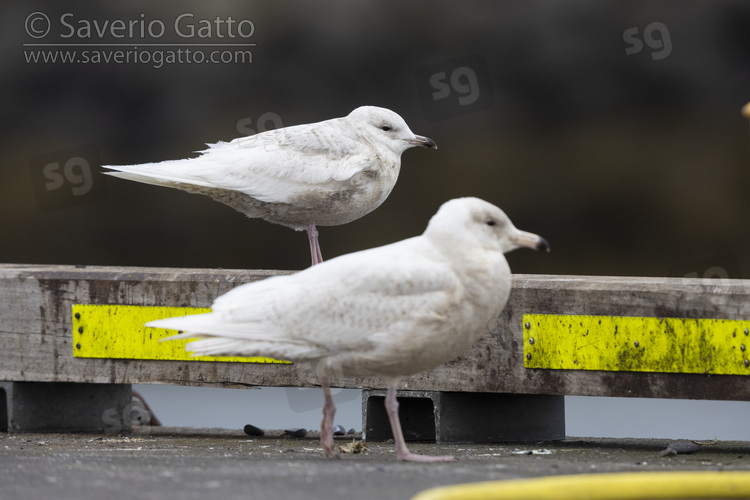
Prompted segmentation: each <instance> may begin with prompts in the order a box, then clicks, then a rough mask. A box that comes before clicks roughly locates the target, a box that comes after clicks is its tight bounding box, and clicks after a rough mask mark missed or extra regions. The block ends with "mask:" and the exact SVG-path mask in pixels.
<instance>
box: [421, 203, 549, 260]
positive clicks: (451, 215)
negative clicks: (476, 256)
mask: <svg viewBox="0 0 750 500" xmlns="http://www.w3.org/2000/svg"><path fill="white" fill-rule="evenodd" d="M430 234H433V235H435V236H436V237H438V238H440V239H441V240H444V242H443V244H447V245H451V244H455V245H456V250H458V251H459V252H460V251H461V250H462V248H461V247H462V246H464V245H467V244H468V245H472V246H475V247H479V248H483V249H486V250H497V251H499V252H502V253H508V252H510V251H511V250H515V249H516V248H532V249H534V250H546V251H548V252H549V250H550V247H549V243H547V240H545V239H544V238H542V237H541V236H539V235H536V234H533V233H528V232H526V231H521V230H520V229H517V228H516V227H515V226H514V225H513V223H512V222H511V221H510V219H509V218H508V216H507V215H505V212H503V211H502V210H500V209H499V208H498V207H496V206H495V205H493V204H491V203H488V202H486V201H484V200H480V199H479V198H456V199H454V200H450V201H447V202H445V203H443V205H442V206H441V207H440V209H439V210H438V211H437V213H436V214H435V215H434V216H433V217H432V219H430V223H429V224H428V225H427V230H426V231H425V235H430ZM446 239H447V241H446ZM467 250H468V249H467Z"/></svg>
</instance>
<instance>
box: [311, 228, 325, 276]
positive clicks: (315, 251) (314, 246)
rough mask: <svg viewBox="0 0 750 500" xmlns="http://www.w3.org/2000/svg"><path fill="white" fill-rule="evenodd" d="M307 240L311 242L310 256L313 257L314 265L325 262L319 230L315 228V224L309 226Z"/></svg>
mask: <svg viewBox="0 0 750 500" xmlns="http://www.w3.org/2000/svg"><path fill="white" fill-rule="evenodd" d="M307 238H308V239H309V240H310V256H311V257H312V265H313V266H314V265H315V264H320V263H321V262H323V254H321V253H320V243H319V242H318V229H317V228H316V227H315V223H313V224H310V225H309V226H307Z"/></svg>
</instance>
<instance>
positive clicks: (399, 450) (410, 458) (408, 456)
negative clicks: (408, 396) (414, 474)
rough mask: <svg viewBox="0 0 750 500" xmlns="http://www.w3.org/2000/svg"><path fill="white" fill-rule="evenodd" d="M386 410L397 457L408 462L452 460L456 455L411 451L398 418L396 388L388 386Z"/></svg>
mask: <svg viewBox="0 0 750 500" xmlns="http://www.w3.org/2000/svg"><path fill="white" fill-rule="evenodd" d="M385 411H386V413H388V420H389V421H390V422H391V431H393V443H394V447H395V448H396V457H398V459H399V460H404V461H406V462H452V461H454V460H455V458H454V457H450V456H442V457H432V456H430V455H417V454H415V453H412V452H410V451H409V448H407V447H406V441H405V440H404V433H403V432H402V431H401V422H400V421H399V419H398V400H397V399H396V388H395V387H394V386H390V387H388V395H387V396H386V397H385Z"/></svg>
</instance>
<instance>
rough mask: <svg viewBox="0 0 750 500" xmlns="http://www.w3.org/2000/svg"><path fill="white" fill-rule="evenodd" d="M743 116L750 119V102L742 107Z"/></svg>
mask: <svg viewBox="0 0 750 500" xmlns="http://www.w3.org/2000/svg"><path fill="white" fill-rule="evenodd" d="M742 114H743V115H745V117H746V118H750V102H749V103H747V104H745V105H744V106H742Z"/></svg>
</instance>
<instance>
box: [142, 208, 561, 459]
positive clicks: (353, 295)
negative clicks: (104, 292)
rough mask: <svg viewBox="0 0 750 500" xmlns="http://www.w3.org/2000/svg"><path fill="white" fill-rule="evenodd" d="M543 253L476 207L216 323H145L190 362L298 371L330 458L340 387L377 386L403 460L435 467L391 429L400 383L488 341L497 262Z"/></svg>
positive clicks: (507, 279)
mask: <svg viewBox="0 0 750 500" xmlns="http://www.w3.org/2000/svg"><path fill="white" fill-rule="evenodd" d="M519 247H528V248H534V249H544V250H549V245H548V244H547V242H546V241H545V240H544V238H541V237H540V236H537V235H535V234H532V233H528V232H525V231H521V230H519V229H516V227H515V226H514V225H513V223H512V222H511V221H510V219H508V217H507V216H506V215H505V213H504V212H503V211H502V210H500V209H499V208H497V207H496V206H494V205H492V204H490V203H488V202H486V201H483V200H480V199H478V198H459V199H455V200H451V201H449V202H447V203H444V204H443V205H442V207H440V210H438V212H437V213H436V214H435V215H434V216H433V217H432V219H431V220H430V222H429V224H428V226H427V229H426V230H425V231H424V233H423V234H422V235H421V236H416V237H413V238H409V239H406V240H403V241H399V242H397V243H392V244H390V245H386V246H382V247H378V248H373V249H370V250H364V251H361V252H355V253H351V254H347V255H343V256H340V257H336V258H334V259H331V260H329V261H326V262H324V263H322V264H320V265H316V266H313V267H310V268H308V269H305V270H304V271H301V272H299V273H296V274H293V275H288V276H277V277H273V278H268V279H266V280H263V281H259V282H254V283H248V284H245V285H241V286H239V287H237V288H235V289H233V290H231V291H229V292H228V293H226V294H224V295H222V296H221V297H219V298H218V299H216V301H215V302H214V304H213V306H212V312H211V313H208V314H198V315H192V316H183V317H177V318H168V319H162V320H157V321H152V322H150V323H148V324H147V326H151V327H156V328H167V329H172V330H179V331H181V332H182V333H181V334H179V335H175V336H172V337H170V338H171V339H175V338H180V339H186V338H189V339H198V340H192V341H191V342H188V343H187V344H186V349H187V350H189V351H191V352H193V353H194V355H201V356H203V355H211V356H214V355H222V356H224V355H231V356H270V357H274V358H276V359H283V360H290V361H293V362H295V363H304V364H306V365H308V366H310V367H311V369H314V370H315V371H316V373H317V374H318V375H319V377H320V381H321V386H322V388H323V394H324V405H323V421H322V423H321V433H320V441H321V446H322V448H323V451H324V454H325V455H326V456H337V455H336V453H335V451H334V448H333V433H332V427H333V417H334V414H335V411H336V408H335V406H334V404H333V399H332V397H331V391H330V381H331V379H332V378H333V377H336V376H342V375H343V376H355V377H356V376H372V375H376V376H380V377H382V378H383V379H384V380H385V384H386V385H387V387H388V394H387V396H386V400H385V404H386V410H387V413H388V418H389V421H390V424H391V429H392V431H393V438H394V443H395V450H396V456H397V457H398V458H399V459H400V460H406V461H417V462H431V461H448V460H453V457H432V456H427V455H419V454H414V453H411V452H410V451H409V449H408V448H407V446H406V443H405V441H404V437H403V433H402V431H401V424H400V422H399V418H398V401H397V399H396V387H397V385H398V383H399V379H400V378H401V377H403V376H406V375H411V374H414V373H418V372H421V371H424V370H429V369H431V368H434V367H436V366H439V365H441V364H443V363H446V362H448V361H450V360H452V359H454V358H455V357H456V356H458V355H459V354H461V353H462V352H463V351H465V350H466V349H468V348H469V347H471V346H472V345H473V344H474V343H475V342H476V341H477V340H478V339H479V338H480V337H481V336H482V335H485V334H486V333H487V332H488V326H487V325H488V323H489V322H490V321H491V320H492V319H493V318H496V317H498V316H499V315H500V313H501V312H502V310H503V309H504V308H505V304H506V302H507V300H508V295H509V294H510V288H511V274H510V268H509V266H508V262H507V261H506V260H505V257H504V255H503V254H504V253H506V252H509V251H511V250H513V249H515V248H519Z"/></svg>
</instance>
